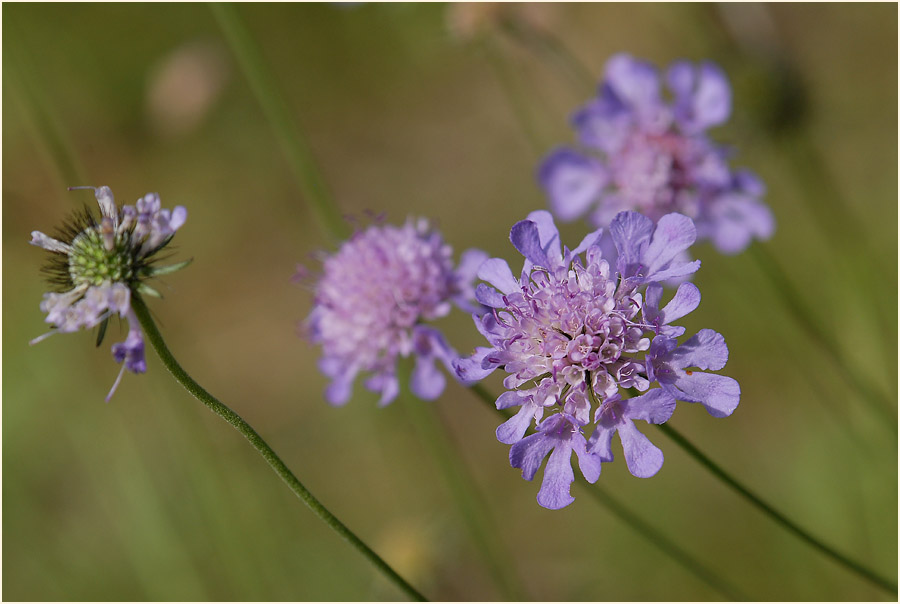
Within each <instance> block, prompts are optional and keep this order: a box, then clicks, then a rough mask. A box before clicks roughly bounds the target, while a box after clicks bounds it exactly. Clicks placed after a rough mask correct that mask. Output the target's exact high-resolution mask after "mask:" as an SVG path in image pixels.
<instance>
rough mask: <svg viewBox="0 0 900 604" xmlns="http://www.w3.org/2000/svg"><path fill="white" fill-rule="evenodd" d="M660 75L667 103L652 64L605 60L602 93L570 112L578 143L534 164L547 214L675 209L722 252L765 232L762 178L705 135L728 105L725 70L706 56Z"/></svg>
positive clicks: (658, 213) (601, 218)
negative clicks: (736, 165) (737, 165)
mask: <svg viewBox="0 0 900 604" xmlns="http://www.w3.org/2000/svg"><path fill="white" fill-rule="evenodd" d="M666 83H667V84H668V88H669V91H670V92H671V97H672V99H671V101H667V100H665V99H664V98H663V96H662V91H661V83H660V77H659V74H658V73H657V70H656V68H655V67H654V66H653V65H651V64H649V63H646V62H644V61H639V60H637V59H635V58H633V57H631V56H629V55H626V54H619V55H616V56H614V57H612V58H611V59H610V60H609V62H607V64H606V78H605V79H604V81H603V82H602V83H601V85H600V88H599V93H598V96H597V97H596V98H594V99H593V100H591V101H590V102H588V103H587V104H586V105H585V106H584V107H582V108H581V109H580V110H579V111H578V112H576V113H575V115H574V116H573V118H572V123H573V126H574V127H575V130H576V131H577V134H578V140H579V142H580V144H581V146H582V149H573V148H569V147H562V148H559V149H557V150H555V151H554V152H552V153H551V154H550V155H549V156H548V157H547V158H546V159H545V160H544V161H543V163H542V164H541V166H540V168H539V171H538V180H539V181H540V183H541V185H542V187H543V188H544V190H545V191H546V193H547V196H548V198H549V203H550V208H551V210H552V211H553V213H554V214H555V215H556V216H557V217H558V218H559V219H560V220H565V221H569V220H574V219H576V218H579V217H581V216H583V215H585V214H586V213H588V212H590V218H589V220H590V222H592V223H593V224H594V225H595V226H598V227H604V228H605V227H607V226H608V225H609V224H610V222H611V221H612V220H613V218H615V216H616V215H617V214H618V213H619V212H621V211H623V210H634V211H637V212H640V213H642V214H644V215H645V216H648V217H650V218H652V219H653V220H659V219H660V218H661V217H662V216H663V215H665V214H668V213H671V212H678V213H680V214H684V215H686V216H688V217H690V218H691V219H692V220H693V221H694V225H695V226H696V229H697V237H698V239H701V240H707V239H708V240H710V241H712V243H713V245H714V246H715V247H716V248H717V249H718V250H719V251H720V252H722V253H724V254H735V253H738V252H740V251H742V250H743V249H744V248H746V247H747V246H748V245H749V244H750V242H751V241H752V240H753V239H763V240H764V239H768V238H769V237H771V235H772V233H773V231H774V229H775V221H774V218H773V216H772V212H771V210H770V209H769V208H768V206H766V205H765V203H763V202H762V201H761V200H760V198H761V197H762V196H763V194H764V193H765V187H764V186H763V184H762V182H761V181H760V180H759V179H758V178H757V177H756V176H755V175H754V174H752V173H751V172H749V171H747V170H732V169H731V168H730V167H729V165H728V159H729V155H730V153H729V151H728V150H727V149H725V148H724V147H722V146H721V145H717V144H716V143H714V142H712V141H711V140H710V139H709V138H708V137H707V135H706V130H707V129H708V128H711V127H713V126H717V125H719V124H722V123H723V122H725V121H726V120H727V119H728V117H729V115H730V113H731V88H730V86H729V84H728V80H727V78H726V77H725V74H724V73H723V72H722V70H721V69H720V68H719V67H718V66H716V65H715V64H714V63H711V62H708V61H707V62H703V63H701V64H699V65H694V64H692V63H689V62H686V61H679V62H676V63H673V64H672V65H671V66H670V67H669V69H668V71H667V73H666Z"/></svg>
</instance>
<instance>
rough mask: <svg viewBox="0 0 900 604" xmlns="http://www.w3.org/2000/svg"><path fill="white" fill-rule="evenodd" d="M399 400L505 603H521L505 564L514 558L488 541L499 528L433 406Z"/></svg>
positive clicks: (516, 583)
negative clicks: (432, 459) (439, 472)
mask: <svg viewBox="0 0 900 604" xmlns="http://www.w3.org/2000/svg"><path fill="white" fill-rule="evenodd" d="M401 397H402V398H403V403H404V405H405V406H406V409H407V411H408V412H409V414H410V415H412V416H413V419H414V421H415V424H416V427H417V429H418V430H419V436H420V439H421V440H422V441H423V442H424V443H425V445H426V446H427V447H428V448H429V449H430V450H431V454H432V456H433V457H434V458H435V460H437V462H438V465H439V466H440V467H441V470H442V471H443V473H444V476H445V478H446V480H447V484H448V486H449V487H450V491H451V493H452V494H453V497H454V498H455V499H456V505H457V506H458V507H459V509H460V512H461V514H462V516H463V519H464V521H465V522H466V524H467V525H468V528H469V532H470V533H471V534H472V539H473V540H474V541H475V544H476V546H477V548H478V551H479V553H481V555H482V558H483V559H484V561H485V563H487V565H488V568H489V569H490V572H491V575H493V577H494V580H495V581H496V582H497V584H498V585H499V586H500V589H501V591H502V592H503V595H504V599H506V600H508V601H521V600H523V599H524V594H523V593H522V591H521V589H520V588H519V584H520V581H519V580H518V579H517V578H516V577H514V576H512V575H513V572H514V571H513V567H512V566H511V565H510V564H509V563H504V561H505V560H515V557H514V556H512V555H509V554H508V553H506V552H505V551H503V547H502V544H501V543H500V542H499V540H496V539H491V538H490V537H489V536H491V535H496V533H497V531H496V528H495V527H497V526H499V524H497V523H495V522H491V519H490V515H489V513H488V510H487V506H486V505H485V502H484V499H483V498H482V497H481V495H480V493H479V492H478V490H477V487H476V486H475V485H474V484H473V481H472V480H471V478H470V477H469V475H468V473H467V472H466V470H465V468H464V467H463V462H462V460H461V459H460V457H459V454H458V453H456V452H454V451H453V448H454V447H453V444H452V443H451V442H450V435H449V434H448V433H447V430H446V429H442V422H439V421H437V420H436V419H435V414H436V413H437V409H434V408H433V407H434V405H435V403H431V402H423V401H420V400H418V399H415V398H413V397H412V396H410V395H409V393H408V392H407V391H406V390H403V392H402V393H401ZM428 407H432V408H428Z"/></svg>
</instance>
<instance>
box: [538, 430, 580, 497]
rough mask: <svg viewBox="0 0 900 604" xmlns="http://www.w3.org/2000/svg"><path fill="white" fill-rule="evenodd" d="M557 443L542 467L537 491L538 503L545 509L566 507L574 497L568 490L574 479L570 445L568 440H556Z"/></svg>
mask: <svg viewBox="0 0 900 604" xmlns="http://www.w3.org/2000/svg"><path fill="white" fill-rule="evenodd" d="M557 442H558V444H557V445H556V448H555V449H554V450H553V453H552V454H551V455H550V459H549V460H548V461H547V467H546V468H544V481H543V482H542V483H541V490H540V491H538V495H537V501H538V503H539V504H540V505H541V506H542V507H545V508H547V509H550V510H558V509H561V508H564V507H566V506H567V505H569V504H570V503H572V502H573V501H575V498H574V497H572V495H571V493H570V492H569V490H570V489H571V487H572V483H573V482H574V481H575V473H574V472H573V471H572V446H571V444H570V443H569V441H557Z"/></svg>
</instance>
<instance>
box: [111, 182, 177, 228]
mask: <svg viewBox="0 0 900 604" xmlns="http://www.w3.org/2000/svg"><path fill="white" fill-rule="evenodd" d="M94 197H96V198H97V204H98V205H99V206H100V214H101V215H102V216H103V217H105V218H109V219H111V220H112V221H113V223H114V224H118V220H119V214H118V212H117V211H116V200H115V198H114V197H113V192H112V190H111V189H110V188H109V187H97V188H95V189H94ZM182 209H184V208H182Z"/></svg>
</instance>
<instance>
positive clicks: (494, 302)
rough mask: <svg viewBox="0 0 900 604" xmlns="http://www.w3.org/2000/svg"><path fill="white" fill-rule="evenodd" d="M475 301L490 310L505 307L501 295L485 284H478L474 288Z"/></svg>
mask: <svg viewBox="0 0 900 604" xmlns="http://www.w3.org/2000/svg"><path fill="white" fill-rule="evenodd" d="M475 300H477V301H478V302H479V303H480V304H484V305H485V306H490V307H491V308H504V307H505V306H506V302H504V301H503V294H501V293H500V292H498V291H497V290H496V289H494V288H493V287H491V286H490V285H488V284H486V283H479V284H478V286H477V287H475Z"/></svg>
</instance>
